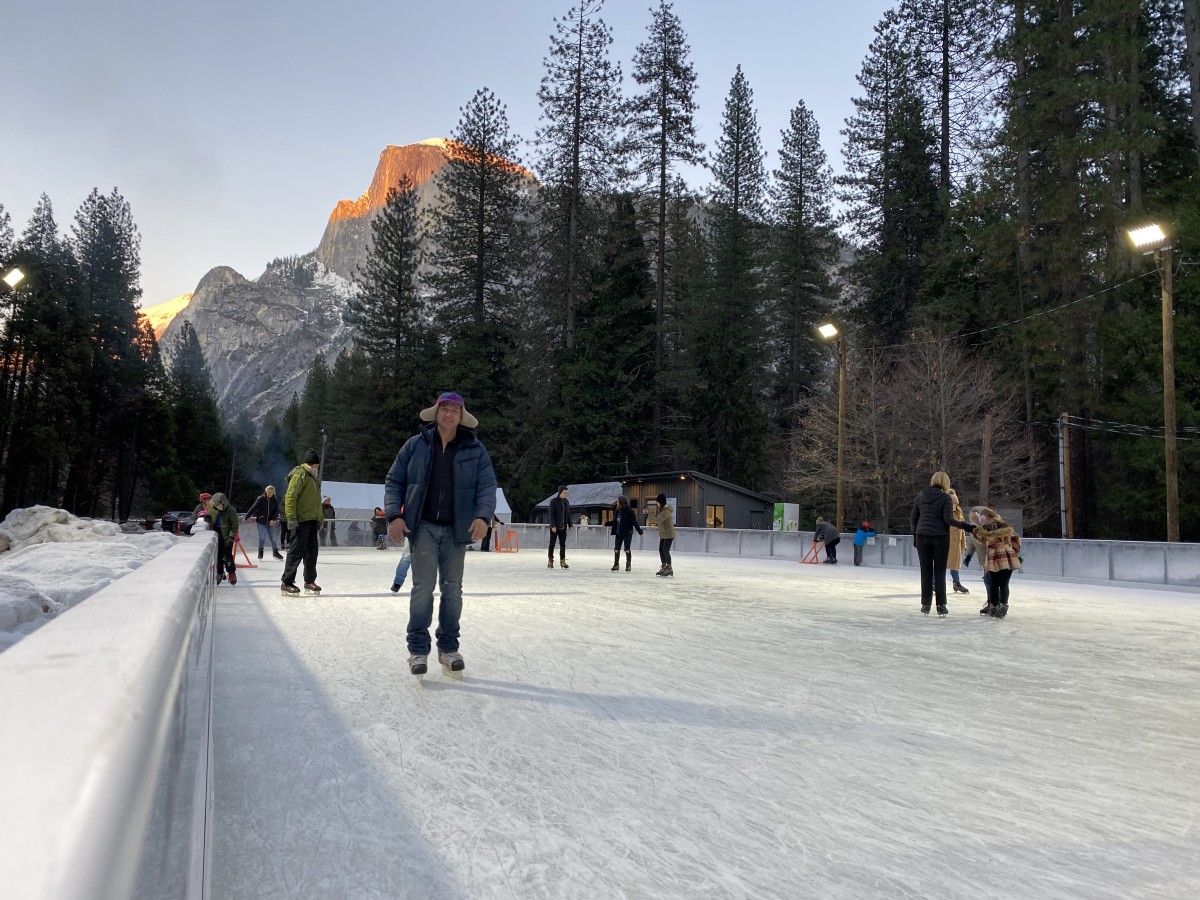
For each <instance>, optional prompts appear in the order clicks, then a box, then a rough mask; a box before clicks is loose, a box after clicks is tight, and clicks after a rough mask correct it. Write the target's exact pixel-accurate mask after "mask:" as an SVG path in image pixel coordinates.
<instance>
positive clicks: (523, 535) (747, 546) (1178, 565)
mask: <svg viewBox="0 0 1200 900" xmlns="http://www.w3.org/2000/svg"><path fill="white" fill-rule="evenodd" d="M510 527H511V528H512V529H513V530H515V531H516V532H517V535H518V538H519V539H520V542H521V548H522V549H523V550H525V549H527V550H534V551H535V552H540V551H543V550H544V548H545V547H546V546H547V545H548V544H549V543H550V532H549V526H547V525H535V524H530V523H522V522H517V523H513V524H512V525H511V526H510ZM812 539H813V533H812V532H811V531H786V532H785V531H761V530H759V531H754V530H738V529H731V528H676V537H675V544H674V546H673V547H672V552H673V553H711V554H714V555H718V556H746V557H753V558H760V559H761V558H771V559H794V560H797V561H799V560H800V559H801V557H803V556H804V554H805V552H806V551H807V550H808V549H809V547H810V546H811V545H812ZM853 540H854V535H853V534H843V535H842V542H841V543H840V544H838V548H837V549H838V561H839V563H840V564H842V565H852V564H853V560H854V547H853ZM567 546H568V547H578V548H580V549H583V550H611V549H612V546H613V538H612V535H611V534H610V533H609V531H608V527H607V526H603V525H576V526H575V527H573V528H572V529H571V530H570V532H569V536H568V539H567ZM632 547H633V549H634V550H639V551H647V550H648V551H655V552H657V550H658V532H657V531H656V530H655V529H654V528H646V529H645V534H644V535H639V534H638V533H637V532H634V534H633V541H632ZM1021 552H1022V555H1023V556H1024V557H1025V562H1024V565H1023V567H1022V571H1023V572H1024V573H1025V574H1027V575H1046V576H1051V577H1056V578H1067V579H1078V580H1081V581H1095V580H1099V581H1121V582H1134V583H1138V584H1162V585H1171V586H1177V587H1196V588H1200V544H1169V543H1166V542H1165V541H1164V542H1156V541H1090V540H1061V539H1057V538H1028V539H1025V540H1023V541H1022V550H1021ZM821 558H822V559H824V553H823V552H822V554H821ZM863 564H864V565H868V566H900V567H914V568H915V567H916V566H917V565H918V561H917V551H916V548H915V547H914V546H913V539H912V535H909V534H881V535H877V536H876V537H875V539H874V544H873V545H871V544H868V545H867V546H865V547H863ZM978 566H979V561H978V560H973V561H972V563H971V567H972V568H973V569H975V570H976V571H977V570H978Z"/></svg>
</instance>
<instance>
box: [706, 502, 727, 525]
mask: <svg viewBox="0 0 1200 900" xmlns="http://www.w3.org/2000/svg"><path fill="white" fill-rule="evenodd" d="M704 525H705V527H707V528H724V527H725V507H724V506H706V507H704Z"/></svg>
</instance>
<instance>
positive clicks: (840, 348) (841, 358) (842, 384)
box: [817, 322, 846, 532]
mask: <svg viewBox="0 0 1200 900" xmlns="http://www.w3.org/2000/svg"><path fill="white" fill-rule="evenodd" d="M817 332H818V333H819V334H820V335H821V337H823V338H825V340H827V341H830V340H833V339H834V338H837V352H838V455H837V518H836V519H835V520H834V527H835V528H836V529H837V530H838V531H839V532H840V531H841V530H842V523H843V522H844V521H845V515H846V494H845V487H844V485H845V481H846V478H845V473H846V338H845V336H843V335H842V334H841V333H840V332H839V331H838V329H837V326H836V325H834V324H833V323H832V322H826V323H825V324H824V325H820V326H818V328H817Z"/></svg>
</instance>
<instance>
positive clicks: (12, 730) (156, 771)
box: [0, 533, 216, 900]
mask: <svg viewBox="0 0 1200 900" xmlns="http://www.w3.org/2000/svg"><path fill="white" fill-rule="evenodd" d="M215 538H216V535H215V534H214V533H205V534H203V535H200V534H198V535H196V536H195V537H192V538H190V539H187V540H181V541H180V542H178V543H177V544H176V545H175V546H174V547H172V548H170V549H169V550H167V551H166V552H165V553H162V554H160V555H159V556H157V557H155V558H154V559H152V560H150V561H149V562H147V563H146V564H145V565H143V566H141V567H140V568H138V569H136V570H134V571H133V572H130V573H129V574H128V575H126V576H124V577H123V578H120V579H119V580H117V581H115V582H113V583H112V584H110V585H109V586H108V587H106V588H104V589H103V590H101V591H98V592H97V593H95V594H93V595H92V596H90V597H88V598H87V599H85V600H84V601H82V602H81V603H79V604H78V605H76V606H75V607H73V608H71V609H70V610H68V611H67V612H65V613H63V614H62V616H61V617H59V618H58V619H56V620H54V621H52V622H49V623H47V624H46V625H43V626H42V627H41V628H39V629H38V630H37V631H35V632H33V633H32V634H30V635H29V636H28V637H25V638H24V639H22V640H21V641H20V642H19V643H17V644H15V645H14V646H12V647H11V648H9V649H8V650H6V651H5V652H4V653H3V654H0V710H3V711H4V727H3V729H0V797H2V798H3V803H4V812H3V815H0V873H3V874H2V876H0V877H2V878H3V881H4V888H3V894H4V896H6V897H7V896H11V897H20V898H22V900H97V898H105V900H107V898H121V900H125V898H131V897H145V898H150V897H153V898H179V900H204V898H206V897H207V896H208V884H209V882H210V877H209V875H210V852H209V851H210V848H211V846H212V840H211V838H212V789H211V778H210V769H211V759H212V750H211V731H212V675H213V672H212V614H213V587H214V573H215V558H216V554H215Z"/></svg>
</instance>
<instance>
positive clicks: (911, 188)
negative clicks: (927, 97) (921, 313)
mask: <svg viewBox="0 0 1200 900" xmlns="http://www.w3.org/2000/svg"><path fill="white" fill-rule="evenodd" d="M875 34H876V37H875V40H874V41H872V43H871V48H870V50H869V52H868V56H867V58H866V60H865V61H864V62H863V67H862V71H861V72H860V74H859V76H858V82H859V84H860V85H861V86H862V88H863V90H864V96H863V97H855V98H854V100H853V102H854V106H855V113H854V115H853V116H851V117H850V118H849V119H848V120H847V121H846V128H845V129H844V130H843V132H842V134H844V135H845V136H846V143H845V145H844V148H843V158H844V160H845V164H846V173H847V174H846V175H845V176H844V177H843V178H842V179H841V180H840V184H841V187H842V191H841V199H842V200H843V201H844V202H846V203H847V204H848V207H847V212H846V222H847V224H848V225H849V227H850V229H851V231H852V234H853V236H854V238H855V239H856V240H857V242H858V245H859V247H860V248H861V251H862V252H861V254H860V257H859V260H858V262H857V263H856V265H855V267H854V270H853V271H854V276H855V278H856V280H857V282H858V287H859V290H860V295H859V297H858V299H857V300H856V302H855V307H856V311H857V313H858V315H859V316H860V318H861V321H862V325H863V326H864V329H865V331H866V332H867V333H868V334H871V335H873V336H874V337H875V338H876V339H877V340H879V341H881V342H882V343H885V344H891V343H895V342H897V341H898V340H900V338H901V337H902V336H903V334H904V332H905V330H906V329H907V328H908V326H909V324H910V314H911V312H912V309H913V307H914V306H915V305H916V303H917V300H918V297H919V295H920V291H921V288H922V284H923V280H924V274H925V266H926V264H927V261H928V254H929V250H930V248H931V247H932V246H933V243H934V242H935V241H936V239H937V235H938V229H939V225H940V222H941V215H940V212H939V207H938V189H937V181H936V176H935V165H936V156H935V153H934V149H933V147H934V137H933V134H932V133H931V132H930V130H929V128H928V125H927V122H926V116H925V109H924V105H923V103H922V101H921V98H920V96H919V94H918V93H917V91H916V88H915V84H914V81H913V79H912V67H913V60H912V57H911V55H910V53H909V51H908V50H907V49H906V47H905V45H904V42H903V39H904V31H903V28H902V23H901V22H900V20H899V17H898V15H897V14H896V13H895V12H894V11H890V12H888V13H886V14H885V15H884V18H883V20H882V21H881V22H880V23H879V24H878V25H877V26H876V27H875Z"/></svg>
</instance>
